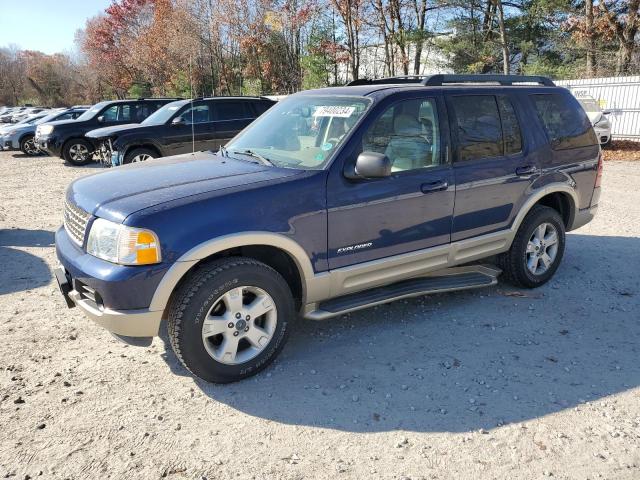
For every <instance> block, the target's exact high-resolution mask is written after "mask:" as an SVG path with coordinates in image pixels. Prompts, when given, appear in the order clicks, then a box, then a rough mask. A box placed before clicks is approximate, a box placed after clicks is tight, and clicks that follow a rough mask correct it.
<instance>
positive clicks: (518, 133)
mask: <svg viewBox="0 0 640 480" xmlns="http://www.w3.org/2000/svg"><path fill="white" fill-rule="evenodd" d="M485 92H487V93H485ZM446 100H447V108H448V111H449V121H450V128H451V134H452V140H453V142H454V155H453V157H454V158H453V160H454V163H453V170H454V174H455V183H456V201H455V209H454V213H453V226H452V231H451V241H452V242H455V241H458V240H463V239H465V238H469V237H475V236H478V235H482V234H486V233H490V232H494V231H497V230H502V229H505V228H508V227H509V226H510V224H511V222H512V221H513V218H514V216H515V215H516V214H517V212H518V211H519V208H520V205H521V204H522V202H523V201H524V198H525V192H526V190H527V189H528V188H529V186H530V185H531V183H532V182H533V180H534V179H535V178H537V177H538V176H539V168H538V167H539V166H538V165H537V163H536V162H534V161H531V160H528V158H529V157H528V145H527V142H525V140H524V136H523V134H522V129H521V127H520V126H521V124H522V121H521V120H522V116H521V114H520V113H519V111H520V109H519V108H518V103H517V98H516V97H514V96H511V95H510V94H509V93H507V92H506V91H505V90H502V91H496V92H488V91H486V90H483V91H482V93H479V92H477V90H476V91H469V93H457V92H456V93H449V94H447V95H446Z"/></svg>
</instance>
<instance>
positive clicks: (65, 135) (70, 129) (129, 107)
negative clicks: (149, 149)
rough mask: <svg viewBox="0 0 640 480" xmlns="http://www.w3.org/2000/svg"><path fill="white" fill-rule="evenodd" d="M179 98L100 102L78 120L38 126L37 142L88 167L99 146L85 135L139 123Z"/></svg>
mask: <svg viewBox="0 0 640 480" xmlns="http://www.w3.org/2000/svg"><path fill="white" fill-rule="evenodd" d="M175 100H179V99H176V98H138V99H135V100H134V99H130V100H110V101H105V102H100V103H97V104H95V105H94V106H92V107H91V108H90V109H88V110H87V111H86V112H84V113H83V114H82V115H80V117H78V118H77V119H76V120H60V121H56V122H47V123H43V124H42V125H38V128H37V129H36V136H35V143H36V146H37V147H38V148H40V149H41V150H46V151H47V152H48V153H49V154H50V155H53V156H55V157H60V158H63V159H64V160H65V161H66V162H68V163H70V164H72V165H85V164H87V163H89V162H91V161H92V160H93V154H94V152H95V150H96V148H97V144H96V143H94V141H93V140H92V139H89V138H86V136H85V135H86V133H87V132H89V131H91V130H95V129H96V128H98V127H107V126H113V125H124V124H131V123H140V122H142V121H143V120H144V119H146V118H147V117H148V116H149V115H151V114H152V113H153V112H155V111H156V110H158V109H159V108H160V107H162V106H163V105H166V104H167V103H169V102H172V101H175Z"/></svg>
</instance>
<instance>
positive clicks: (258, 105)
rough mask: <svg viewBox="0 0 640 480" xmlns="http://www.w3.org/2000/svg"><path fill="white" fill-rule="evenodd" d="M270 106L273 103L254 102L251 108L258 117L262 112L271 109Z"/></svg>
mask: <svg viewBox="0 0 640 480" xmlns="http://www.w3.org/2000/svg"><path fill="white" fill-rule="evenodd" d="M271 105H273V103H271V102H255V103H254V104H253V108H254V109H255V111H256V113H257V114H258V115H262V114H263V113H264V112H266V111H267V110H269V109H270V108H271Z"/></svg>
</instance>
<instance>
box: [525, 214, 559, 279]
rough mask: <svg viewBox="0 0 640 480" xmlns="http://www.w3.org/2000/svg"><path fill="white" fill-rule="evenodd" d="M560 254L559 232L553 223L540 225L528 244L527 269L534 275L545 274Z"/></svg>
mask: <svg viewBox="0 0 640 480" xmlns="http://www.w3.org/2000/svg"><path fill="white" fill-rule="evenodd" d="M557 254H558V231H557V230H556V227H554V226H553V225H552V224H551V223H547V222H545V223H542V224H540V225H538V226H537V227H536V228H535V230H534V231H533V234H532V235H531V237H530V238H529V242H528V243H527V250H526V253H525V257H526V262H527V269H528V270H529V272H531V273H532V274H534V275H542V274H543V273H545V272H546V271H547V270H549V268H550V267H551V265H553V262H555V260H556V256H557Z"/></svg>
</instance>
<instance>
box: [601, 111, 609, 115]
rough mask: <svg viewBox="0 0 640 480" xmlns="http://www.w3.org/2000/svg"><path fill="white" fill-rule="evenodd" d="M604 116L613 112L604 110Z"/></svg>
mask: <svg viewBox="0 0 640 480" xmlns="http://www.w3.org/2000/svg"><path fill="white" fill-rule="evenodd" d="M602 114H603V115H611V110H603V111H602Z"/></svg>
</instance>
